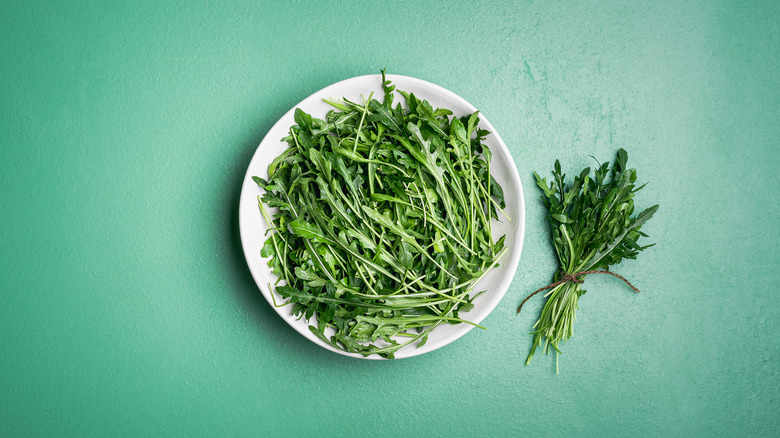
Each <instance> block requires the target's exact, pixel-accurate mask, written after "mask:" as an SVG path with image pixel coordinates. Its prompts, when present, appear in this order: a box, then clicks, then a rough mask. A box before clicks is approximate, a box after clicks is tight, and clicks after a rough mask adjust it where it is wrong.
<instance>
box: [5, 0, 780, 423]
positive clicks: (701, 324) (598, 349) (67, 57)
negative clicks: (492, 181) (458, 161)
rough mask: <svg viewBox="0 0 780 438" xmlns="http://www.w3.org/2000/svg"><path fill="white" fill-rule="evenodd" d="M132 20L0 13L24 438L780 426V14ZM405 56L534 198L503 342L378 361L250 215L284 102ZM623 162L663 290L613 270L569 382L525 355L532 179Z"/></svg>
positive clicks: (540, 228)
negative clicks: (293, 317)
mask: <svg viewBox="0 0 780 438" xmlns="http://www.w3.org/2000/svg"><path fill="white" fill-rule="evenodd" d="M110 3H113V2H105V1H92V2H87V1H74V2H67V3H66V2H62V3H61V4H57V3H56V2H40V1H33V0H27V1H22V2H15V1H8V2H3V6H2V12H0V59H2V62H0V138H1V139H2V140H1V141H2V144H1V145H0V164H1V165H2V170H0V187H1V189H0V224H1V225H0V237H1V238H2V241H1V242H2V247H1V249H0V279H1V280H0V287H1V289H2V291H1V292H2V297H1V298H0V300H1V303H0V333H1V335H0V435H1V436H34V435H49V436H62V435H78V436H84V435H95V436H117V435H125V436H137V435H146V436H149V435H155V436H159V435H212V436H213V435H220V434H229V435H254V436H268V435H271V436H279V435H281V436H284V435H304V434H306V435H309V436H341V435H345V436H346V435H350V436H359V435H369V436H380V435H387V436H401V435H407V434H415V435H421V436H444V435H456V436H467V435H471V436H507V435H514V436H520V435H530V436H540V435H557V434H563V433H567V434H572V435H575V436H579V435H594V436H632V435H647V436H670V435H696V436H718V435H724V436H725V435H738V434H740V435H744V436H755V435H777V434H780V420H778V412H780V392H779V388H780V366H779V365H778V355H779V353H780V346H779V344H780V343H778V341H777V333H778V331H780V300H778V284H780V274H778V268H777V267H778V264H780V255H779V254H778V243H779V242H778V226H779V225H780V201H778V195H780V190H779V189H780V184H778V181H777V177H778V166H779V165H780V152H779V151H778V143H777V138H778V135H780V84H778V79H777V78H778V71H779V70H780V3H778V2H765V3H763V4H761V2H739V1H730V2H729V1H716V2H713V1H693V2H680V1H657V2H655V1H654V2H644V1H637V2H625V1H619V2H611V3H607V2H602V1H598V0H593V1H581V2H568V3H559V2H538V3H536V2H517V3H512V2H455V3H450V2H430V3H418V2H396V1H393V2H357V1H355V2H294V3H293V2H281V1H280V2H266V3H265V4H263V3H261V2H251V1H248V2H221V1H220V2H210V3H207V4H197V5H196V4H195V3H200V2H186V1H182V2H177V3H176V2H160V1H138V2H124V3H126V4H120V3H118V4H110ZM383 67H387V69H388V71H389V72H391V73H396V74H403V75H408V76H413V77H418V78H421V79H424V80H427V81H430V82H433V83H436V84H439V85H441V86H443V87H445V88H448V89H450V90H452V91H454V92H455V93H457V94H459V95H461V96H463V97H464V98H465V99H466V100H468V101H469V102H471V103H473V104H474V105H475V106H477V107H478V108H479V109H480V110H481V111H482V112H483V113H484V114H485V115H486V116H487V117H488V118H489V119H490V120H491V122H492V123H493V125H494V126H495V128H496V130H498V131H499V132H500V133H501V135H502V137H503V138H504V140H505V141H506V143H507V145H508V146H509V148H510V150H511V152H512V154H513V156H514V158H515V161H516V163H517V167H518V170H519V172H520V175H521V178H523V188H524V190H525V193H526V199H527V202H528V204H527V211H526V214H527V221H526V226H527V229H526V241H525V247H524V248H523V255H522V258H521V262H520V266H519V269H518V271H517V274H516V276H515V278H514V281H513V282H512V285H511V287H510V289H509V291H508V292H507V295H506V297H505V298H504V300H503V301H502V302H501V303H500V305H499V306H498V307H497V308H496V309H495V310H494V312H493V313H492V314H491V315H490V316H489V317H488V318H487V319H486V320H485V321H484V324H485V325H486V326H487V327H488V330H487V331H481V330H473V331H471V332H470V333H469V334H468V335H467V336H465V337H463V338H461V339H460V340H458V341H457V342H455V343H453V344H451V345H448V346H446V347H444V348H441V349H439V350H437V351H435V352H432V353H429V354H426V355H423V356H420V357H415V358H412V359H404V360H398V361H383V362H377V361H362V360H355V359H351V358H346V357H342V356H339V355H336V354H334V353H331V352H329V351H326V350H324V349H322V348H320V347H318V346H316V345H314V344H313V343H311V342H309V341H308V340H306V339H304V338H303V337H302V336H301V335H299V334H298V333H296V332H295V331H293V330H292V329H291V328H290V327H288V326H287V325H286V324H285V323H284V322H283V321H282V320H281V319H280V318H279V317H278V316H277V315H276V314H275V312H274V311H273V309H272V308H271V307H270V306H269V305H268V304H267V303H266V302H265V300H264V299H263V298H262V296H261V295H260V294H259V292H258V290H257V287H256V286H255V284H254V282H253V281H252V278H251V276H250V274H249V271H248V269H247V266H246V262H245V260H244V257H243V254H242V249H241V244H240V240H239V235H238V224H237V211H238V196H239V190H240V185H241V182H242V178H243V176H244V172H245V170H246V166H247V165H248V163H249V159H250V157H251V156H252V154H253V153H254V151H255V149H256V147H257V145H258V144H259V143H260V140H261V139H262V138H263V136H264V135H265V133H266V132H267V130H268V129H269V128H270V127H271V125H272V124H273V123H274V122H275V121H276V120H277V119H278V118H279V117H281V115H282V114H283V113H284V112H286V111H287V110H288V109H289V108H291V107H292V106H293V105H295V104H296V103H297V102H299V101H300V100H302V99H303V98H305V97H306V96H308V95H309V94H311V93H313V92H314V91H317V90H318V89H320V88H322V87H325V86H327V85H329V84H331V83H334V82H336V81H339V80H342V79H346V78H349V77H353V76H357V75H363V74H370V73H376V72H378V71H379V69H381V68H383ZM619 147H625V148H626V149H628V151H629V164H633V165H634V166H636V167H637V168H638V169H639V177H640V180H642V181H648V182H649V183H650V184H649V185H648V187H647V188H646V189H644V190H643V191H642V192H640V194H639V195H638V197H637V203H638V207H646V206H649V205H651V204H653V203H659V204H661V210H660V211H659V212H658V214H657V215H656V217H654V218H653V220H652V221H650V222H649V223H648V225H647V226H646V227H645V231H646V232H648V233H649V234H650V236H651V239H649V240H648V242H650V241H652V242H657V243H658V245H657V246H656V247H653V248H651V249H650V250H648V251H646V252H645V253H643V254H641V256H640V257H639V259H638V260H637V261H628V262H625V263H623V264H622V265H620V266H619V267H618V268H616V271H618V272H620V273H622V274H624V275H625V276H626V277H628V278H629V279H630V280H631V281H632V282H633V283H634V284H635V285H637V287H639V288H640V289H641V290H642V293H641V294H639V295H636V294H634V293H633V292H631V291H630V290H629V289H628V288H626V287H625V286H624V285H623V284H622V283H620V282H619V281H617V280H616V279H614V278H611V277H606V276H592V277H589V278H588V280H587V289H588V290H589V291H590V292H589V293H588V294H587V295H585V296H584V297H583V298H582V300H581V301H580V307H581V310H580V312H579V313H578V316H579V322H578V324H577V326H576V330H575V337H574V338H573V339H572V341H570V342H569V343H568V344H566V345H565V346H564V350H563V351H564V355H563V356H561V358H560V369H561V373H560V375H556V374H555V358H554V356H542V355H537V357H536V358H535V359H534V361H533V363H532V364H531V366H525V365H524V360H525V356H526V354H527V352H528V348H529V346H530V343H531V337H530V336H528V335H527V333H528V332H529V330H530V328H531V325H532V324H533V322H534V321H535V319H536V317H537V316H538V311H539V310H540V308H541V305H542V300H541V299H538V298H537V299H535V300H534V301H533V302H532V303H531V304H530V305H529V306H528V307H527V311H524V312H523V313H522V314H521V315H519V316H516V315H515V312H514V310H515V308H516V306H517V305H518V304H519V302H520V301H521V299H522V298H523V297H524V296H525V295H526V294H527V293H528V292H530V291H532V290H534V289H536V288H537V287H540V286H542V285H544V284H546V283H547V282H548V281H549V280H550V278H551V275H552V273H553V271H554V269H555V264H554V262H555V260H554V256H553V253H552V250H551V245H550V243H549V238H548V228H547V225H546V223H545V219H544V209H543V207H542V205H541V203H540V201H539V200H538V194H539V193H538V191H537V189H536V188H535V186H534V185H533V182H532V178H531V175H532V172H533V171H534V170H539V171H540V173H541V172H545V173H546V172H549V170H550V169H551V167H552V163H553V161H554V160H555V159H556V158H560V159H561V160H562V164H563V166H564V167H565V168H566V169H570V173H573V171H574V170H575V169H581V168H582V167H584V166H586V165H590V164H591V163H592V162H593V161H592V159H591V158H589V157H588V156H589V155H591V154H592V155H594V156H595V157H597V158H598V159H599V160H601V161H604V160H609V159H611V158H612V157H613V156H614V153H615V151H616V150H617V149H618V148H619Z"/></svg>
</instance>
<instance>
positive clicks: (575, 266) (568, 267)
mask: <svg viewBox="0 0 780 438" xmlns="http://www.w3.org/2000/svg"><path fill="white" fill-rule="evenodd" d="M627 161H628V154H627V153H626V151H625V150H623V149H620V150H619V151H618V153H617V160H616V161H615V164H614V165H613V166H612V168H611V169H610V167H609V162H607V163H604V164H601V165H600V166H599V167H598V168H597V169H596V170H595V172H594V174H593V176H591V169H590V168H586V169H584V170H583V171H582V172H581V173H580V174H579V176H577V177H575V178H574V181H573V182H572V183H570V184H569V183H567V182H566V181H565V180H566V175H565V174H563V173H561V164H560V162H559V161H558V160H556V161H555V170H554V171H553V173H552V174H553V181H552V182H551V183H550V184H549V185H548V183H547V180H546V179H543V178H542V177H540V176H539V174H537V173H535V172H534V175H535V176H536V182H537V184H538V185H539V187H540V188H541V189H542V191H543V192H544V194H543V195H542V196H541V198H542V201H543V202H544V205H545V206H546V207H547V209H548V210H549V221H550V228H551V232H552V240H553V245H554V247H555V252H556V254H557V256H558V261H559V262H560V268H559V269H558V271H557V272H556V273H555V278H554V282H553V283H552V284H550V285H549V286H546V287H543V288H540V289H538V290H536V291H535V292H533V293H531V294H530V295H529V296H528V297H527V298H526V299H525V300H523V302H522V303H521V304H520V307H518V309H517V312H518V313H519V312H520V310H521V309H522V307H523V304H525V302H526V301H527V300H528V299H529V298H531V297H532V296H533V295H535V294H537V293H539V292H541V291H543V290H548V289H549V292H548V293H547V294H546V295H545V296H546V297H548V299H547V302H546V303H545V305H544V308H543V309H542V314H541V317H540V318H539V320H538V321H537V322H536V324H535V325H534V331H533V332H532V334H533V335H534V340H533V346H532V347H531V351H530V353H529V354H528V359H527V360H526V364H529V363H531V359H532V358H533V357H534V352H535V351H536V348H537V347H539V346H542V345H543V346H544V353H545V354H547V353H548V352H549V348H550V346H552V348H553V349H555V351H556V353H560V350H559V348H558V347H559V343H560V341H561V340H563V341H567V340H568V339H569V338H571V336H572V335H573V330H574V321H575V320H576V318H575V312H576V310H577V301H578V300H579V298H580V297H581V296H582V295H583V294H584V293H585V290H584V289H582V281H583V279H584V278H585V276H586V275H589V274H609V275H613V276H615V277H617V278H619V279H621V280H623V281H625V282H626V284H628V285H629V286H630V287H631V288H632V289H634V290H635V291H636V292H639V290H638V289H636V288H635V287H633V286H632V285H631V283H629V282H628V280H626V279H625V278H623V277H621V276H619V275H617V274H615V273H613V272H610V271H608V269H609V267H610V266H612V265H616V264H618V263H620V262H621V261H622V260H624V259H634V258H636V256H637V254H639V252H640V251H642V250H644V249H646V248H649V247H651V246H653V245H646V246H640V245H639V244H638V243H637V241H638V240H639V238H640V237H647V235H646V234H644V233H642V231H640V228H641V227H642V225H643V224H644V223H645V222H647V221H648V220H649V219H650V218H651V217H652V216H653V214H654V213H655V212H656V210H658V205H654V206H652V207H650V208H648V209H646V210H644V211H642V212H641V213H639V214H637V215H634V195H635V194H636V192H638V191H639V190H641V189H642V188H643V187H644V185H642V186H640V187H636V186H635V182H636V179H637V175H636V170H635V169H628V168H627V167H626V163H627ZM556 358H557V356H556ZM556 363H557V361H556Z"/></svg>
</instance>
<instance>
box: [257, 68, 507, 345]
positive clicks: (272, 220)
mask: <svg viewBox="0 0 780 438" xmlns="http://www.w3.org/2000/svg"><path fill="white" fill-rule="evenodd" d="M382 88H383V90H384V101H383V102H379V101H377V100H375V99H373V98H372V97H373V94H372V95H370V96H369V97H368V100H367V101H365V100H364V101H363V102H362V103H357V102H352V101H350V100H347V99H343V100H341V101H330V100H325V101H326V102H327V103H328V104H330V105H332V106H333V107H334V110H331V111H330V112H328V114H327V116H326V117H325V119H324V120H322V119H318V118H315V117H312V116H311V115H309V114H306V113H305V112H303V111H301V110H300V109H296V110H295V123H296V124H295V125H294V126H292V127H291V128H290V130H289V135H288V136H287V137H285V138H284V139H283V140H284V141H286V142H287V143H289V145H290V148H289V149H287V150H286V151H285V152H284V153H282V154H281V155H280V156H279V157H277V158H276V159H275V160H274V161H273V162H272V163H271V165H270V166H269V168H268V174H269V179H268V181H265V180H263V179H261V178H258V177H253V178H254V180H255V182H257V184H258V185H259V186H260V187H261V188H263V189H264V191H265V193H264V194H263V195H262V197H259V198H258V199H259V201H260V203H259V205H260V210H261V212H262V214H263V216H264V217H265V220H266V221H267V223H268V227H269V231H272V232H271V235H270V237H269V238H268V239H267V240H266V242H265V244H264V246H263V249H262V252H261V255H262V256H263V257H270V260H269V262H268V263H269V266H270V267H271V268H272V270H273V273H274V274H276V275H277V276H278V277H279V282H277V285H276V287H275V289H276V292H277V293H278V294H279V295H280V296H281V297H283V298H286V299H289V301H288V302H287V303H286V304H292V305H293V309H292V311H293V314H295V315H298V316H300V317H303V318H306V319H307V320H308V321H312V318H316V323H312V324H311V325H310V326H309V329H310V330H311V331H312V333H314V334H315V335H316V336H318V337H319V338H320V339H322V340H324V341H325V342H327V343H329V344H331V345H333V346H334V347H336V348H339V349H342V350H344V351H347V352H351V353H359V354H362V355H363V356H368V355H371V354H378V355H380V356H382V357H386V358H393V357H394V353H395V352H396V351H397V350H398V349H400V348H402V347H404V346H406V345H410V344H413V343H415V342H416V343H417V347H420V346H422V345H423V344H425V342H426V341H427V338H428V334H429V333H430V332H431V330H433V329H434V328H435V327H437V326H439V325H440V324H442V323H445V322H446V323H469V324H471V323H470V322H468V321H465V320H463V319H461V318H460V316H459V312H465V311H468V310H470V309H471V308H472V307H473V304H472V301H473V299H474V298H475V297H476V295H479V294H478V293H474V291H473V288H474V285H475V284H476V283H477V282H478V281H479V279H481V278H482V277H483V276H484V275H485V274H486V273H487V272H488V271H489V270H490V269H492V268H493V267H495V266H496V265H497V263H498V261H499V259H500V258H501V256H502V255H503V254H504V253H505V252H506V249H505V248H504V237H501V238H500V239H498V240H497V241H494V240H493V237H492V227H491V218H494V219H498V212H499V211H500V212H501V213H502V214H503V210H501V209H502V208H504V207H505V206H504V199H503V198H504V197H503V191H502V189H501V186H500V185H499V184H498V183H497V182H496V180H495V179H493V177H492V176H491V174H490V160H491V154H490V150H489V149H488V148H487V147H486V146H484V145H483V140H484V139H485V137H486V136H487V135H488V134H489V132H487V131H485V130H482V129H479V128H478V127H477V126H478V123H479V118H478V113H476V112H475V113H474V114H471V115H469V116H466V117H462V118H457V117H449V116H450V115H452V112H451V111H449V110H446V109H434V108H433V107H431V105H430V104H429V103H428V102H427V101H425V100H420V99H418V98H417V97H416V96H414V94H410V93H407V92H404V91H400V90H399V91H398V92H399V93H400V94H401V95H402V96H403V97H404V98H405V100H406V105H405V106H403V105H401V104H400V103H398V104H397V105H395V106H393V94H392V92H393V90H394V89H395V87H394V86H392V85H390V81H387V80H385V75H384V71H383V72H382ZM265 206H268V207H273V208H276V209H277V210H276V213H275V214H274V215H273V217H270V216H269V214H268V211H267V209H266V207H265ZM474 325H476V324H474ZM328 333H333V334H332V335H330V337H328ZM399 340H400V341H399ZM377 341H380V342H377Z"/></svg>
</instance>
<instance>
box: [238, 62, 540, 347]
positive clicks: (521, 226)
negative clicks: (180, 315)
mask: <svg viewBox="0 0 780 438" xmlns="http://www.w3.org/2000/svg"><path fill="white" fill-rule="evenodd" d="M369 78H375V79H377V81H379V83H381V78H382V75H381V74H368V75H361V76H354V77H351V78H347V79H343V80H341V81H338V82H335V83H333V84H330V85H328V86H326V87H324V88H322V89H320V90H317V91H315V92H314V93H312V94H310V95H309V96H307V97H306V98H305V99H303V100H301V101H300V102H298V103H297V104H295V105H293V106H292V107H291V108H290V109H289V110H288V111H286V112H285V113H284V114H283V115H282V116H281V117H279V119H278V120H277V121H276V122H275V123H274V124H273V126H271V128H270V129H268V131H267V132H266V134H265V136H263V139H262V140H261V141H260V143H259V144H258V145H257V148H256V149H255V151H254V153H253V155H252V158H251V159H250V160H249V164H248V165H247V168H246V172H245V173H244V177H243V180H242V181H243V182H242V185H241V192H240V195H239V202H238V204H239V205H238V222H239V224H238V226H239V235H240V238H241V246H242V249H243V253H244V259H245V262H246V264H247V268H248V269H249V272H250V274H251V275H252V279H253V280H254V282H255V285H256V286H257V287H258V289H260V292H261V293H262V295H263V297H265V299H266V301H267V302H268V304H269V305H270V306H271V307H272V309H273V310H274V311H275V312H276V313H277V314H278V315H279V317H280V318H282V320H283V321H284V322H285V323H286V324H287V325H289V326H290V327H292V328H293V329H294V330H295V331H297V332H298V333H300V334H301V335H303V336H304V337H305V338H306V339H308V340H310V341H312V342H314V343H315V344H317V345H319V346H320V347H323V348H325V349H326V350H329V351H332V352H334V353H338V354H340V355H342V356H347V357H353V358H357V359H369V360H387V359H385V358H383V357H380V356H378V355H373V354H372V355H370V356H367V357H366V356H363V355H361V354H357V353H349V352H346V351H343V350H340V349H338V348H335V347H333V346H332V345H330V344H328V343H326V342H324V341H323V340H321V339H319V338H317V337H316V336H315V335H314V334H313V333H311V331H309V329H308V325H309V324H308V323H307V324H306V325H305V326H304V327H299V326H300V325H301V324H293V322H294V321H290V320H288V318H287V317H285V315H282V313H281V310H280V309H281V307H276V306H275V305H274V302H273V295H272V294H273V291H272V290H266V289H267V288H266V286H264V285H263V283H262V281H261V280H262V278H261V275H260V272H256V270H255V269H253V266H252V263H251V262H250V256H253V254H250V251H254V250H258V249H259V248H254V247H251V248H250V246H251V245H250V242H247V240H248V239H249V238H248V236H247V232H245V231H244V229H245V227H246V226H249V224H246V223H245V219H244V215H243V214H242V211H244V209H245V207H244V205H245V204H244V203H245V202H246V201H245V198H246V193H245V191H246V190H248V187H251V184H249V182H252V184H254V181H252V180H251V177H252V175H249V173H250V170H251V169H252V168H253V167H255V166H254V163H255V161H256V160H258V159H259V157H260V155H261V153H260V152H261V151H260V148H261V147H262V146H263V144H264V143H265V142H266V141H277V140H278V141H281V138H280V139H276V140H274V139H269V134H271V133H272V132H274V131H275V129H276V128H277V126H278V125H280V124H281V123H282V122H283V121H284V120H286V119H288V118H289V117H290V116H292V115H294V112H295V109H296V108H301V107H304V106H306V105H307V104H309V103H311V102H312V101H314V100H315V99H316V100H321V99H322V98H323V97H325V96H322V95H323V94H327V91H328V90H330V89H336V88H340V87H342V86H344V85H346V84H347V83H349V82H360V81H362V80H366V79H369ZM386 79H387V80H390V81H392V82H393V85H397V84H398V82H407V83H416V84H417V85H418V86H420V87H423V88H430V89H432V90H434V91H435V92H438V93H441V94H443V95H445V96H447V97H449V98H451V99H454V100H456V101H458V102H460V103H461V104H462V105H464V106H465V107H466V108H468V110H469V111H470V112H474V111H477V108H476V107H474V105H472V104H471V103H469V102H468V101H467V100H466V99H464V98H463V97H461V96H459V95H457V94H455V93H454V92H452V91H450V90H448V89H446V88H444V87H442V86H440V85H436V84H434V83H431V82H428V81H425V80H422V79H418V78H415V77H411V76H404V75H397V74H387V75H386ZM327 97H330V96H327ZM423 98H424V97H423ZM285 123H287V122H285ZM293 123H294V122H293ZM479 125H480V126H481V127H482V128H484V129H486V130H488V131H490V135H492V136H494V141H495V142H496V145H497V146H498V147H500V148H501V149H502V151H503V152H504V155H505V156H506V157H507V158H508V159H509V163H508V164H509V165H508V168H509V172H508V174H509V179H510V180H512V182H513V183H514V184H516V186H517V189H518V196H517V198H516V201H517V202H518V204H519V205H518V212H519V214H520V215H521V216H522V221H518V223H517V230H516V241H515V245H514V248H511V250H510V254H509V255H510V258H509V259H507V260H505V263H509V264H511V266H510V267H509V270H508V271H507V272H506V275H505V276H504V277H503V278H501V279H500V281H499V283H498V286H497V290H498V291H499V292H500V295H499V296H498V299H496V300H495V302H494V303H492V305H490V307H489V308H488V309H487V311H486V312H484V314H483V315H482V316H481V317H480V318H475V319H473V320H471V321H472V322H475V323H477V324H479V323H480V322H482V321H483V320H484V319H485V318H487V317H488V316H489V315H490V314H491V313H492V312H493V310H495V308H496V307H497V306H498V304H499V303H500V302H501V300H503V299H504V297H505V296H506V293H507V291H508V289H509V285H510V284H511V282H512V280H513V278H514V276H515V274H516V273H517V269H518V266H519V261H520V255H521V253H522V249H523V243H524V240H525V219H526V217H525V196H524V193H523V185H522V180H521V178H520V174H519V172H518V170H517V164H516V163H515V161H514V157H513V156H512V154H511V153H510V151H509V148H508V147H507V146H506V143H504V140H503V139H502V138H501V136H500V135H499V133H498V132H497V131H496V129H495V128H494V127H493V125H492V124H491V123H490V121H489V120H488V119H487V117H485V116H484V114H483V113H482V112H480V121H479ZM253 199H254V197H253ZM258 255H259V253H258ZM260 260H263V259H262V258H261V259H260ZM290 317H292V315H290ZM293 318H294V317H293ZM459 328H460V330H459V331H458V332H455V333H454V334H453V335H452V336H451V337H450V338H448V339H447V340H446V342H443V343H441V344H440V345H436V346H433V345H426V347H429V348H424V347H423V349H414V348H407V349H402V350H399V353H401V352H402V351H403V353H406V354H400V355H396V359H403V358H408V357H415V356H419V355H422V354H425V353H429V352H431V351H435V350H437V349H439V348H442V347H444V346H446V345H449V344H451V343H453V342H455V341H456V340H458V339H460V338H461V337H463V336H465V335H466V334H467V333H468V332H470V331H471V330H472V329H473V328H474V326H473V325H470V324H461V325H459Z"/></svg>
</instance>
